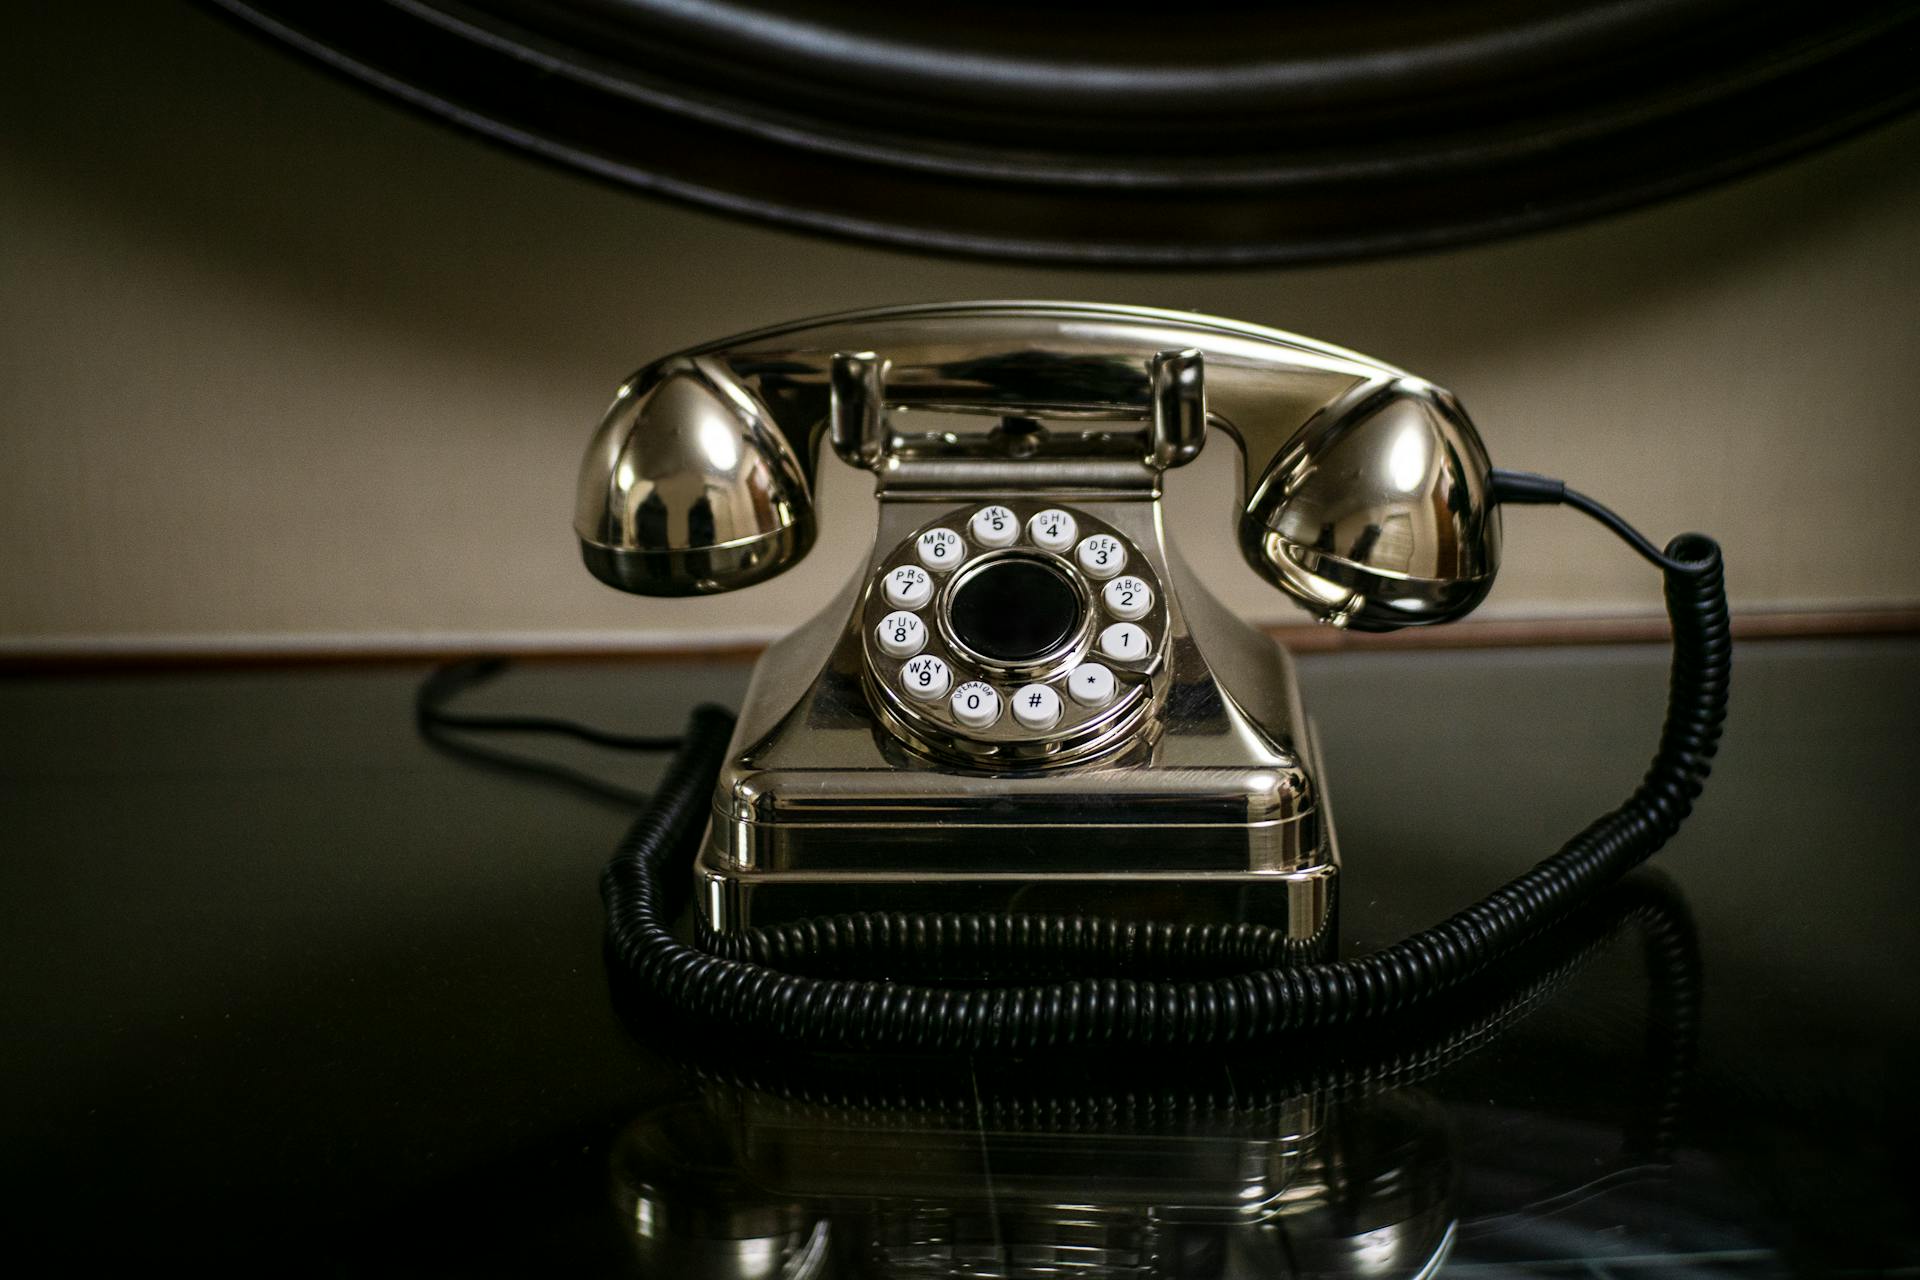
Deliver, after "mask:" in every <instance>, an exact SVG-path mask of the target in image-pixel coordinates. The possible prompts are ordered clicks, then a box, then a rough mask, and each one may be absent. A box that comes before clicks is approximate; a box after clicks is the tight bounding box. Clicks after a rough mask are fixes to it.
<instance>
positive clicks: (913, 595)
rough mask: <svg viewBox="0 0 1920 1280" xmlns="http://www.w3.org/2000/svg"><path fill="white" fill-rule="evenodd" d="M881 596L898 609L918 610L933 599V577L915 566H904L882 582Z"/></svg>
mask: <svg viewBox="0 0 1920 1280" xmlns="http://www.w3.org/2000/svg"><path fill="white" fill-rule="evenodd" d="M880 594H881V595H883V596H885V597H886V600H887V603H888V604H890V605H892V606H893V607H894V608H896V609H918V608H919V607H920V606H921V605H923V604H925V603H926V602H927V601H929V600H931V599H933V575H931V574H929V573H928V572H927V571H926V570H925V569H922V568H921V567H920V566H919V565H915V564H903V565H901V566H900V567H899V568H898V569H895V570H894V571H893V572H892V573H889V574H888V575H887V576H886V577H884V578H882V579H881V580H880Z"/></svg>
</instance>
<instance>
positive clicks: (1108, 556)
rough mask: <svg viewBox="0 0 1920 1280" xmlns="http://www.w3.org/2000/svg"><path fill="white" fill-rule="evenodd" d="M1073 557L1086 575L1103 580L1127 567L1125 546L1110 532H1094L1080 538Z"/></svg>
mask: <svg viewBox="0 0 1920 1280" xmlns="http://www.w3.org/2000/svg"><path fill="white" fill-rule="evenodd" d="M1073 558H1074V559H1075V560H1077V561H1079V562H1080V568H1081V569H1082V570H1083V571H1084V572H1085V573H1086V575H1087V576H1088V577H1090V578H1099V579H1101V580H1102V581H1104V580H1106V579H1107V578H1111V577H1112V576H1113V575H1114V574H1116V573H1118V572H1120V571H1121V570H1122V569H1124V568H1126V567H1127V548H1126V546H1125V545H1124V544H1122V543H1121V541H1120V539H1118V538H1116V537H1114V536H1113V535H1111V534H1106V533H1096V534H1094V535H1093V536H1092V537H1091V538H1085V539H1082V540H1081V543H1080V549H1079V550H1078V551H1076V552H1074V556H1073Z"/></svg>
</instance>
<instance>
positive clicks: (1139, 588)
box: [1100, 573, 1153, 622]
mask: <svg viewBox="0 0 1920 1280" xmlns="http://www.w3.org/2000/svg"><path fill="white" fill-rule="evenodd" d="M1100 603H1102V604H1104V605H1106V606H1107V612H1108V613H1110V614H1112V615H1113V616H1114V617H1116V618H1119V619H1121V620H1123V621H1126V622H1137V621H1139V620H1140V619H1141V618H1144V617H1146V616H1147V611H1148V610H1149V609H1151V608H1153V588H1152V587H1150V586H1148V585H1147V584H1146V583H1145V582H1143V581H1141V580H1140V579H1139V578H1136V577H1134V576H1133V575H1132V574H1130V573H1129V574H1127V575H1126V576H1125V577H1121V578H1115V579H1114V580H1113V581H1112V582H1109V583H1108V584H1107V586H1106V589H1105V590H1104V591H1102V592H1101V593H1100Z"/></svg>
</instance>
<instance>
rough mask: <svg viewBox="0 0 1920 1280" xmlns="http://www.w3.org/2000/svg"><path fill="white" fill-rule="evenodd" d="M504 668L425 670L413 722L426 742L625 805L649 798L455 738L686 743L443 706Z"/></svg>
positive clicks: (497, 664) (668, 746) (630, 746)
mask: <svg viewBox="0 0 1920 1280" xmlns="http://www.w3.org/2000/svg"><path fill="white" fill-rule="evenodd" d="M507 666H508V660H507V659H505V658H498V657H484V658H465V659H461V660H460V661H457V662H449V663H447V664H445V665H444V666H440V667H436V668H434V670H433V671H431V672H430V673H428V675H427V678H426V679H424V680H422V681H421V682H420V686H419V687H418V688H417V689H415V690H414V695H413V718H414V725H415V727H416V728H417V729H418V730H419V731H420V736H421V737H422V738H424V739H425V740H426V741H427V743H428V745H430V746H432V747H433V748H434V749H435V750H438V751H442V752H445V753H446V754H447V755H450V756H454V757H456V758H458V759H461V760H465V761H467V762H468V763H470V764H477V765H480V766H482V767H483V768H488V769H496V770H499V771H500V772H502V773H513V774H519V775H521V776H532V777H537V778H542V779H545V780H546V781H548V782H554V783H558V784H559V785H561V786H564V787H569V788H571V789H573V790H575V791H581V792H585V793H586V794H587V795H590V796H592V797H594V798H595V799H597V800H606V801H610V802H612V803H613V804H616V805H619V806H620V807H621V808H624V809H637V808H640V807H642V806H644V805H646V804H647V803H648V802H649V801H650V800H651V799H652V797H651V796H649V795H647V793H646V792H644V791H635V790H633V789H632V788H631V787H623V786H620V785H619V784H617V783H612V782H608V781H606V780H605V779H603V778H596V777H594V776H593V775H592V774H590V773H583V772H581V771H580V770H578V769H573V768H569V767H568V766H566V765H563V764H558V763H555V762H554V761H551V760H542V759H540V758H538V757H536V756H528V755H522V754H520V753H519V752H515V751H503V750H500V749H499V748H497V747H489V746H482V745H481V744H480V743H477V742H468V741H466V740H465V739H464V738H462V737H460V736H458V735H459V734H461V733H530V734H545V735H550V736H558V737H568V738H575V739H578V740H579V741H581V742H585V743H589V744H591V745H593V746H596V747H609V748H612V749H614V750H618V751H675V750H678V749H679V748H680V747H681V746H682V745H683V744H684V742H685V739H683V738H681V737H679V736H678V735H675V736H672V737H666V736H649V735H641V734H627V733H613V732H610V731H608V730H605V729H599V728H595V727H594V726H592V725H586V724H580V723H578V722H576V721H573V720H559V719H555V718H554V717H552V716H528V715H504V716H503V715H472V714H468V713H464V712H454V711H449V710H448V709H447V704H448V703H450V702H451V701H452V700H453V699H454V698H456V697H458V696H459V695H460V694H462V693H465V692H466V691H467V690H469V689H472V688H475V687H476V686H479V685H482V684H485V683H486V682H488V681H490V680H492V679H494V678H495V677H497V676H498V675H499V674H500V673H501V672H503V671H505V670H506V669H507Z"/></svg>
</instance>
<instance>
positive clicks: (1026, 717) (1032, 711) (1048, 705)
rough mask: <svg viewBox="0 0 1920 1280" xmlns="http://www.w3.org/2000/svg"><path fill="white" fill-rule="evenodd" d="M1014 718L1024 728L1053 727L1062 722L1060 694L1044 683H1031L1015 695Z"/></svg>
mask: <svg viewBox="0 0 1920 1280" xmlns="http://www.w3.org/2000/svg"><path fill="white" fill-rule="evenodd" d="M1013 718H1014V719H1015V720H1018V721H1019V722H1020V724H1021V727H1022V728H1026V729H1051V728H1053V726H1054V725H1056V724H1058V723H1060V695H1059V694H1057V693H1055V692H1054V691H1053V690H1052V689H1049V688H1048V687H1047V686H1046V685H1044V684H1030V685H1028V686H1026V687H1025V688H1023V689H1021V690H1020V691H1019V692H1018V693H1016V694H1014V695H1013Z"/></svg>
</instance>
